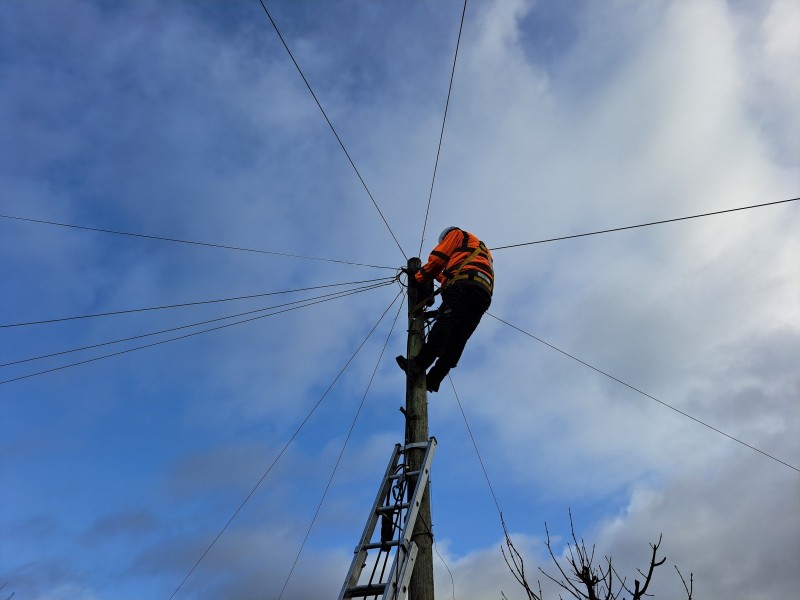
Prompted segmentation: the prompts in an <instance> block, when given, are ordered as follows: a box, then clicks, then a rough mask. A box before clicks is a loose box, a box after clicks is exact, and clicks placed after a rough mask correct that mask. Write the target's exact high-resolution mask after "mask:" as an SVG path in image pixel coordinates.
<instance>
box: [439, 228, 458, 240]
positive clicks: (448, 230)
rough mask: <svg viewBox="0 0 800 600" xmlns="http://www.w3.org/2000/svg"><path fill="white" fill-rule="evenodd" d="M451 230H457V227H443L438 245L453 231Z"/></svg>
mask: <svg viewBox="0 0 800 600" xmlns="http://www.w3.org/2000/svg"><path fill="white" fill-rule="evenodd" d="M453 229H458V227H456V226H455V225H451V226H450V227H445V228H444V229H443V230H442V233H440V234H439V243H440V244H441V243H442V242H443V241H444V236H446V235H447V234H448V233H450V232H451V231H453Z"/></svg>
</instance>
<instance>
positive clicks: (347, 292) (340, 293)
mask: <svg viewBox="0 0 800 600" xmlns="http://www.w3.org/2000/svg"><path fill="white" fill-rule="evenodd" d="M390 283H391V282H387V283H378V284H373V285H369V286H363V287H358V288H353V289H350V290H340V291H338V292H331V293H329V294H322V295H320V296H311V297H310V298H303V299H300V300H292V301H291V302H284V303H282V304H274V305H272V306H265V307H262V308H256V309H253V310H247V311H244V312H240V313H234V314H232V315H227V316H224V317H216V318H214V319H206V320H204V321H196V322H195V323H188V324H186V325H179V326H177V327H170V328H169V329H160V330H158V331H151V332H149V333H140V334H138V335H133V336H130V337H125V338H120V339H116V340H111V341H107V342H100V343H97V344H91V345H89V346H81V347H79V348H71V349H69V350H61V351H60V352H52V353H50V354H42V355H40V356H32V357H30V358H22V359H18V360H14V361H11V362H7V363H2V364H0V368H3V367H9V366H11V365H18V364H22V363H26V362H32V361H35V360H43V359H45V358H52V357H54V356H61V355H64V354H71V353H73V352H82V351H84V350H91V349H93V348H101V347H103V346H111V345H113V344H121V343H123V342H130V341H133V340H140V339H142V338H146V337H152V336H154V335H161V334H164V333H171V332H173V331H180V330H182V329H191V328H193V327H199V326H200V325H208V324H209V323H217V322H219V321H227V320H228V319H235V318H237V317H243V316H245V315H252V314H257V313H263V312H266V311H268V310H274V309H276V308H282V307H284V306H295V305H305V304H306V303H309V302H311V301H312V300H321V299H323V298H328V299H329V300H335V299H336V298H340V297H342V296H349V295H350V294H351V293H354V292H366V291H368V290H372V289H377V288H379V287H384V286H387V285H390ZM298 308H303V306H298Z"/></svg>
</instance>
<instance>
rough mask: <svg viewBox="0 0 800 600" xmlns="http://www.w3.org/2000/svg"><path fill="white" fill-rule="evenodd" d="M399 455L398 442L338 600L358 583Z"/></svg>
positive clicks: (399, 447)
mask: <svg viewBox="0 0 800 600" xmlns="http://www.w3.org/2000/svg"><path fill="white" fill-rule="evenodd" d="M400 455H401V446H400V444H395V445H394V451H393V452H392V456H391V458H390V459H389V465H388V466H387V467H386V473H385V474H384V476H383V481H382V482H381V487H380V489H379V490H378V495H377V496H376V497H375V502H374V503H373V504H372V511H371V512H370V518H369V519H368V520H367V524H366V525H365V527H364V532H363V533H362V534H361V539H360V540H359V542H358V545H357V546H356V549H355V550H354V554H355V556H354V557H353V562H352V563H351V565H350V570H349V571H348V573H347V577H346V578H345V580H344V585H343V586H342V591H341V592H340V593H339V600H343V599H344V598H345V594H346V593H347V590H348V589H349V588H352V587H355V586H356V584H358V579H359V577H361V571H362V569H363V568H364V564H365V562H366V559H367V549H366V546H367V545H368V544H369V540H370V538H371V537H372V533H373V532H374V531H375V525H376V524H377V523H378V508H379V507H380V506H381V505H382V504H383V499H384V498H385V497H386V494H387V493H388V492H389V489H391V485H392V480H391V479H390V475H391V474H392V473H393V472H394V471H395V469H396V467H397V463H398V461H399V458H400Z"/></svg>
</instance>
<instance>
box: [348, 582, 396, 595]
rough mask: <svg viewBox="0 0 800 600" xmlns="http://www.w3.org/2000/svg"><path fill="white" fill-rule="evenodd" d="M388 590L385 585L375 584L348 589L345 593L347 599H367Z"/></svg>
mask: <svg viewBox="0 0 800 600" xmlns="http://www.w3.org/2000/svg"><path fill="white" fill-rule="evenodd" d="M385 590H386V584H385V583H373V584H372V585H357V586H355V587H351V588H347V590H346V591H345V593H344V597H345V598H366V597H367V596H377V595H378V594H383V592H384V591H385Z"/></svg>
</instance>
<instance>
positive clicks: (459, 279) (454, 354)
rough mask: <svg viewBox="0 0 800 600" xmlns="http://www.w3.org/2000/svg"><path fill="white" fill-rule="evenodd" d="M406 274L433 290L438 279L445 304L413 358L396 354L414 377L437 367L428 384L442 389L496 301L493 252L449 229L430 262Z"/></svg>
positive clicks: (412, 281) (412, 282)
mask: <svg viewBox="0 0 800 600" xmlns="http://www.w3.org/2000/svg"><path fill="white" fill-rule="evenodd" d="M408 275H409V285H417V286H420V287H421V288H422V287H423V286H425V285H426V284H427V285H429V286H430V288H429V289H430V290H432V289H433V285H432V282H433V279H436V280H437V281H438V282H439V283H440V285H441V288H440V289H441V292H442V303H441V305H440V306H439V310H438V311H437V313H436V320H435V321H434V324H433V327H432V328H431V331H430V333H429V334H428V339H427V340H426V342H425V344H424V345H423V346H422V348H421V349H420V351H419V354H417V356H415V357H414V358H412V359H411V360H410V361H409V360H408V359H407V358H406V357H405V356H398V357H397V359H396V360H397V364H398V365H400V368H401V369H403V370H404V371H405V372H406V373H409V372H411V374H413V375H422V374H425V373H426V371H428V368H429V367H431V365H433V366H432V368H431V369H430V371H428V372H427V375H426V388H427V390H428V391H429V392H438V391H439V385H440V384H441V383H442V380H443V379H444V378H445V377H446V376H447V373H448V372H449V371H450V369H453V368H455V367H456V365H458V360H459V359H460V358H461V353H462V352H463V351H464V347H465V346H466V344H467V340H468V339H469V337H470V336H471V335H472V333H473V332H474V331H475V328H476V327H477V326H478V323H480V320H481V317H482V316H483V313H485V312H486V311H487V310H488V309H489V305H490V304H491V302H492V292H493V290H494V269H493V266H492V253H491V252H489V249H488V248H487V247H486V245H485V244H484V243H483V242H482V241H480V240H479V239H478V238H477V237H476V236H475V235H473V234H472V233H470V232H469V231H466V230H464V229H460V228H458V227H447V228H446V229H445V230H444V231H442V233H441V235H440V236H439V244H438V245H437V246H436V247H435V248H434V249H433V250H432V251H431V254H430V257H429V258H428V262H427V263H425V265H424V266H423V267H421V268H420V269H419V270H418V271H417V272H416V273H413V278H412V273H409V274H408ZM422 298H423V299H424V297H422ZM431 303H432V301H431ZM434 363H435V364H434Z"/></svg>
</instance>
